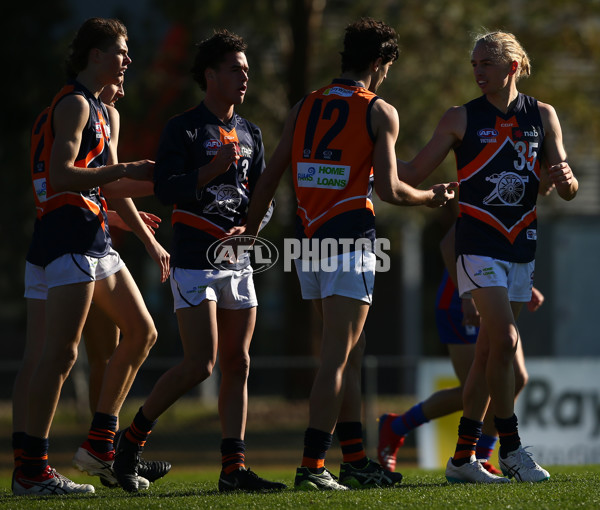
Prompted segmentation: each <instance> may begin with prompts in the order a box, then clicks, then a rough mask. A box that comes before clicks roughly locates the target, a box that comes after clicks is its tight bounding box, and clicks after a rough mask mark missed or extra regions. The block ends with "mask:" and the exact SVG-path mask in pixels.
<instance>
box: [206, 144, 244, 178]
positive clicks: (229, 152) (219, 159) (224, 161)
mask: <svg viewBox="0 0 600 510" xmlns="http://www.w3.org/2000/svg"><path fill="white" fill-rule="evenodd" d="M238 159H240V148H239V146H238V144H237V143H235V142H232V143H226V144H224V145H221V147H219V149H218V150H217V155H216V156H215V158H214V159H213V161H212V162H213V164H214V165H216V166H217V168H218V169H219V173H225V172H227V170H229V167H230V166H231V165H232V163H235V162H237V160H238Z"/></svg>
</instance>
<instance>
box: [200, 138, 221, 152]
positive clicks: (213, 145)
mask: <svg viewBox="0 0 600 510" xmlns="http://www.w3.org/2000/svg"><path fill="white" fill-rule="evenodd" d="M221 145H223V142H221V140H217V139H216V138H211V139H210V140H206V141H205V142H204V148H205V149H206V155H207V156H215V155H216V154H217V151H218V150H219V147H221Z"/></svg>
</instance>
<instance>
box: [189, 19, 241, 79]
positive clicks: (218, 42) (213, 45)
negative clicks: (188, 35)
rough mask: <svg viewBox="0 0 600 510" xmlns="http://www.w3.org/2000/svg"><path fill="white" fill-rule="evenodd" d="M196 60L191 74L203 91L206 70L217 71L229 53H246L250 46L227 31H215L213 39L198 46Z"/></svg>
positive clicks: (206, 40)
mask: <svg viewBox="0 0 600 510" xmlns="http://www.w3.org/2000/svg"><path fill="white" fill-rule="evenodd" d="M196 47H197V48H198V50H197V52H196V58H195V59H194V65H193V66H192V69H191V72H192V76H193V78H194V80H195V81H196V82H197V83H198V85H200V88H201V89H202V90H206V78H205V76H204V71H206V69H208V68H211V69H216V68H217V67H218V66H219V64H220V63H221V62H223V60H224V59H225V55H227V54H228V53H232V52H234V53H238V52H241V53H245V52H246V49H247V48H248V45H247V44H246V43H245V42H244V40H243V39H242V38H241V37H240V36H239V35H236V34H234V33H232V32H229V31H228V30H225V29H219V30H215V32H214V34H213V36H212V37H210V38H209V39H205V40H204V41H202V42H201V43H199V44H197V45H196Z"/></svg>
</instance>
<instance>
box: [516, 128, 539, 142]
mask: <svg viewBox="0 0 600 510" xmlns="http://www.w3.org/2000/svg"><path fill="white" fill-rule="evenodd" d="M539 136H540V134H539V133H538V131H537V130H536V129H535V127H534V126H531V129H530V130H525V129H521V128H513V138H515V139H520V138H538V137H539Z"/></svg>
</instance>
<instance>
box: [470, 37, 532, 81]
mask: <svg viewBox="0 0 600 510" xmlns="http://www.w3.org/2000/svg"><path fill="white" fill-rule="evenodd" d="M480 43H481V44H485V45H486V46H487V47H488V49H489V50H490V52H491V53H492V54H493V55H494V56H495V57H496V58H498V60H500V61H501V62H517V63H518V64H519V71H518V74H517V76H516V78H517V81H518V80H519V79H520V78H523V77H527V76H529V75H530V74H531V62H530V61H529V56H528V55H527V53H526V52H525V50H524V49H523V46H521V43H520V42H519V41H518V40H517V38H516V37H515V36H514V35H513V34H510V33H508V32H500V31H496V32H487V33H485V34H479V35H477V36H475V44H474V45H473V50H474V49H475V46H477V45H478V44H480Z"/></svg>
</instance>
